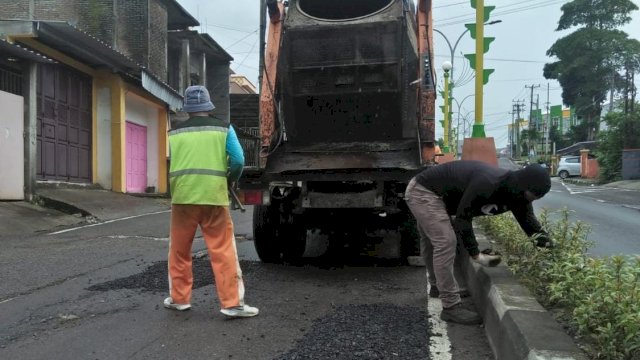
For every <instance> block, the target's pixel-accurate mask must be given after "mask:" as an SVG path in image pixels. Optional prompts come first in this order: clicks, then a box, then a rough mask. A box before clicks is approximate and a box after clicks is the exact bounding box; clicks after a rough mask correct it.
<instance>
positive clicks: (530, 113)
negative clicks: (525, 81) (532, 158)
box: [524, 84, 540, 158]
mask: <svg viewBox="0 0 640 360" xmlns="http://www.w3.org/2000/svg"><path fill="white" fill-rule="evenodd" d="M524 87H525V88H530V89H531V100H530V102H529V130H531V129H532V127H531V125H532V124H531V123H532V122H533V90H534V89H535V88H539V87H540V84H538V85H533V84H531V86H527V85H525V86H524ZM537 127H538V124H533V129H536V130H537ZM529 146H531V136H529ZM534 148H535V144H534ZM529 153H530V149H527V158H529Z"/></svg>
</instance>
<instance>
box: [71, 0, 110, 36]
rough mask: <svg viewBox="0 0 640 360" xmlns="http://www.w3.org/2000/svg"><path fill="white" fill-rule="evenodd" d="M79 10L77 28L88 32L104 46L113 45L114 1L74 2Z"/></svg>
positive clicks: (81, 0)
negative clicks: (103, 43)
mask: <svg viewBox="0 0 640 360" xmlns="http://www.w3.org/2000/svg"><path fill="white" fill-rule="evenodd" d="M76 2H77V4H78V8H79V10H80V14H82V15H81V16H80V19H79V21H78V25H77V26H78V28H80V29H81V30H83V31H86V32H88V33H89V34H91V35H93V36H94V37H96V38H98V39H100V40H102V41H103V42H105V43H106V44H109V45H111V46H113V45H114V41H115V21H114V14H115V10H114V8H113V6H114V1H104V0H76Z"/></svg>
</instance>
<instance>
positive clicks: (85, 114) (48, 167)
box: [37, 65, 92, 182]
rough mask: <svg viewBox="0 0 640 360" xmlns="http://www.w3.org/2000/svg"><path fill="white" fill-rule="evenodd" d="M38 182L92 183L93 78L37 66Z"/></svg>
mask: <svg viewBox="0 0 640 360" xmlns="http://www.w3.org/2000/svg"><path fill="white" fill-rule="evenodd" d="M37 96H38V99H37V102H38V110H37V113H38V135H37V152H38V155H37V161H38V164H37V178H38V180H61V181H70V182H91V127H92V120H91V111H92V110H91V97H92V85H91V78H89V77H87V76H86V75H84V74H82V73H79V72H78V71H75V70H72V69H70V68H67V67H65V66H63V65H39V66H38V85H37Z"/></svg>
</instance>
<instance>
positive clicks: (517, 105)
mask: <svg viewBox="0 0 640 360" xmlns="http://www.w3.org/2000/svg"><path fill="white" fill-rule="evenodd" d="M514 101H515V104H513V106H514V107H515V113H516V124H515V144H516V156H517V158H518V159H519V158H520V119H521V118H520V110H522V109H524V100H514ZM521 102H522V103H521Z"/></svg>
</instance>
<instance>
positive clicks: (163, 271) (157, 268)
mask: <svg viewBox="0 0 640 360" xmlns="http://www.w3.org/2000/svg"><path fill="white" fill-rule="evenodd" d="M256 266H258V265H257V264H256V263H252V262H249V261H241V262H240V268H241V269H242V275H243V277H245V278H246V277H247V275H249V274H250V273H251V272H252V271H253V269H255V268H256ZM192 271H193V289H198V288H201V287H204V286H207V285H211V284H214V283H215V281H214V278H213V271H212V270H211V265H210V262H209V258H208V257H206V256H205V257H201V258H195V259H193V263H192ZM167 272H168V269H167V262H166V261H159V262H156V263H154V264H153V265H151V266H149V267H148V268H146V269H145V270H144V271H143V272H141V273H138V274H135V275H131V276H127V277H123V278H119V279H115V280H112V281H107V282H104V283H100V284H95V285H92V286H90V287H88V288H87V290H90V291H103V292H104V291H112V290H121V289H138V290H141V291H146V292H152V293H161V292H166V291H167V289H168V288H169V282H168V279H167Z"/></svg>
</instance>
